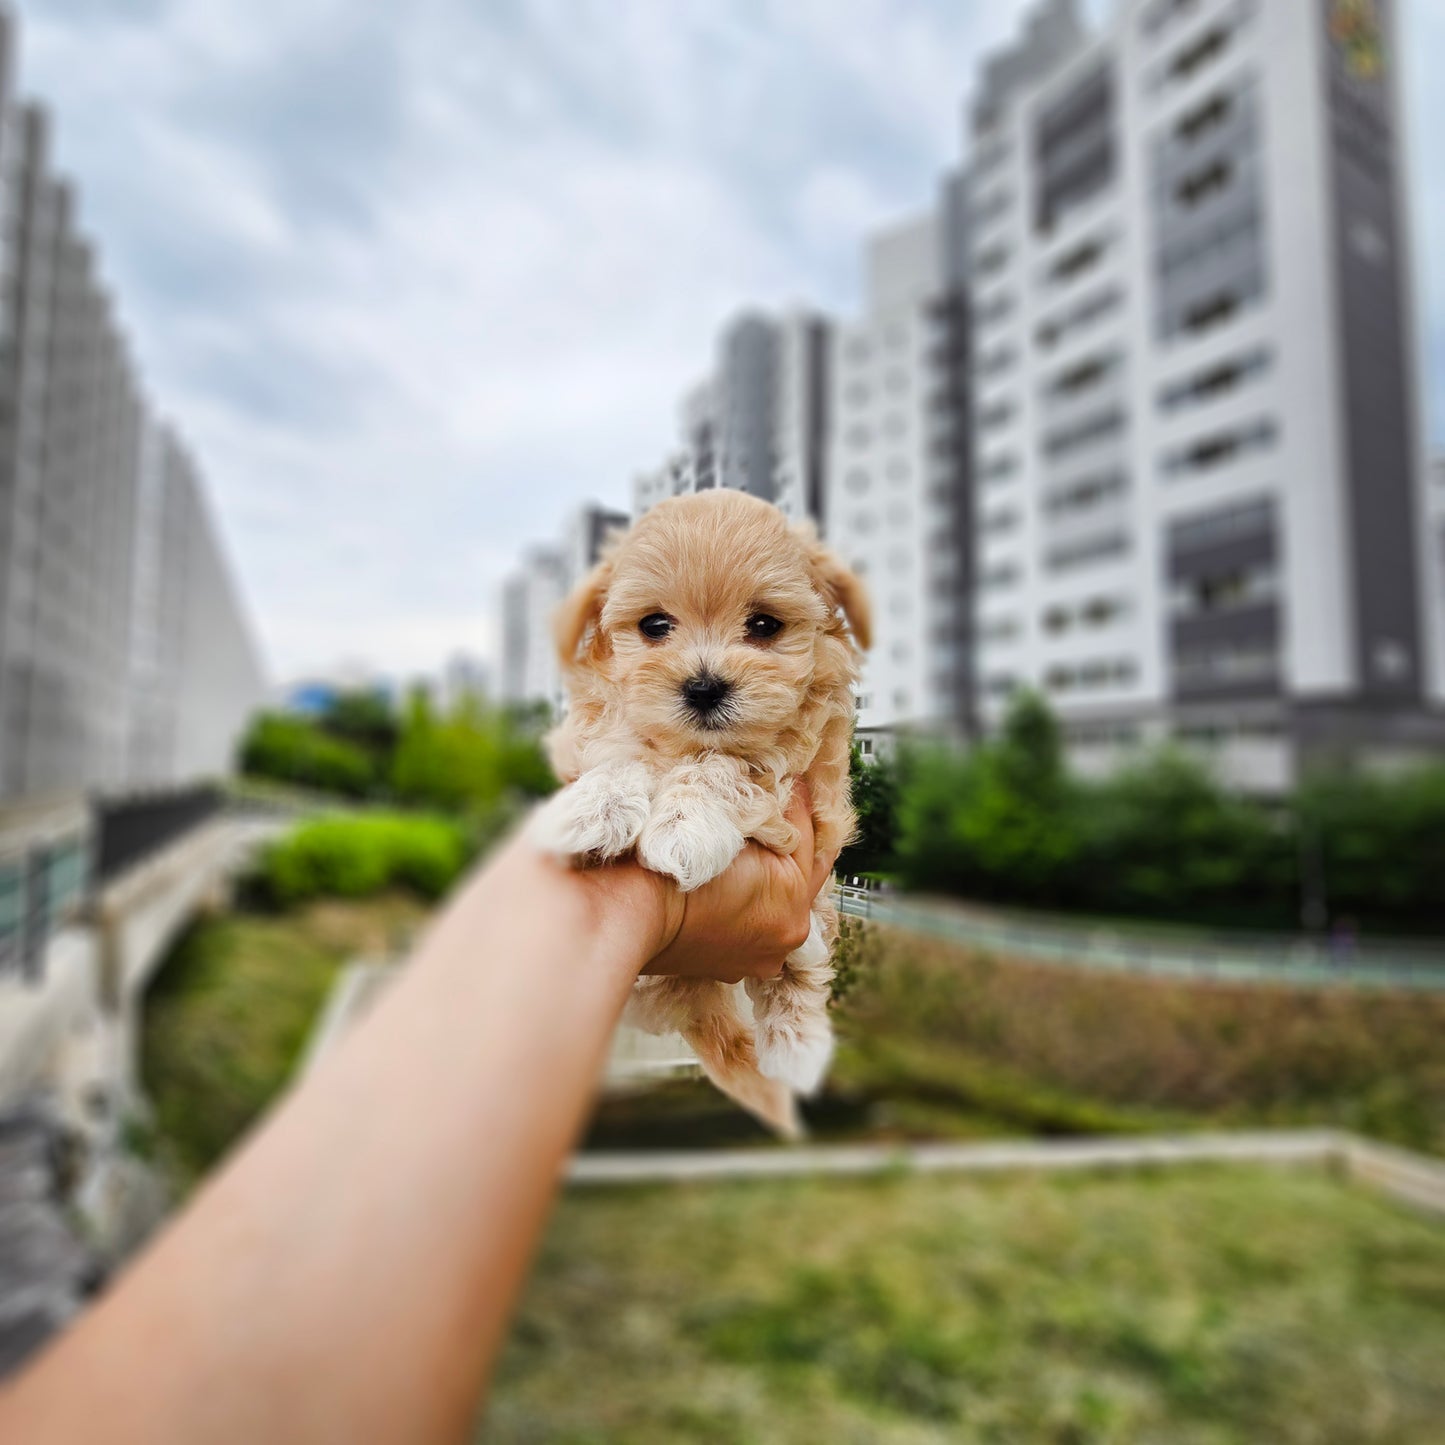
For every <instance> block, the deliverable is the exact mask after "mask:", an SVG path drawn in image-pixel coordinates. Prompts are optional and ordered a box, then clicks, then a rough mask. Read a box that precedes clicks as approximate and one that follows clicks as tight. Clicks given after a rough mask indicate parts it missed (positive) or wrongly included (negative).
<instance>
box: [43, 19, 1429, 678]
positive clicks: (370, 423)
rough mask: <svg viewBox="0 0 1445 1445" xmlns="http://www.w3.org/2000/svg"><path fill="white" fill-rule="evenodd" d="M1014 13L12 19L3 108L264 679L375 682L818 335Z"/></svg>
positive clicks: (447, 640)
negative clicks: (693, 408) (204, 480)
mask: <svg viewBox="0 0 1445 1445" xmlns="http://www.w3.org/2000/svg"><path fill="white" fill-rule="evenodd" d="M1022 8H1023V7H1022V4H1021V3H1019V0H1010V3H1001V4H995V5H989V6H976V5H969V6H963V5H943V4H939V3H934V0H909V3H907V4H899V3H898V0H851V3H850V5H849V6H848V7H847V11H846V15H844V14H842V13H840V10H839V7H838V6H837V4H836V0H788V3H768V0H729V3H727V4H718V3H716V0H489V3H488V4H486V5H484V6H483V5H468V4H466V3H464V0H431V3H428V4H425V5H419V6H413V7H411V8H410V9H408V10H407V11H405V12H402V11H400V10H397V9H396V8H395V7H385V6H358V5H356V4H352V3H345V0H143V3H142V0H127V3H118V0H106V3H104V4H101V3H99V0H22V3H21V4H20V11H21V17H22V21H21V34H20V41H21V64H20V76H21V83H22V88H23V89H25V90H26V91H28V92H31V93H36V94H39V95H41V96H43V97H44V98H45V99H47V100H48V101H49V102H50V103H51V104H52V106H53V108H54V110H55V112H56V114H57V150H58V155H59V159H60V161H61V163H62V164H63V165H64V166H65V167H66V168H67V169H68V170H69V171H70V172H71V173H72V174H74V175H75V176H76V177H77V179H78V181H79V184H80V192H81V198H82V206H81V210H82V217H83V219H84V222H85V224H86V225H87V226H88V227H89V228H90V229H91V230H92V231H93V232H94V233H95V235H96V236H97V238H98V240H99V243H100V249H101V254H102V258H103V266H104V269H105V271H106V273H107V274H108V275H109V276H110V277H111V278H112V279H113V281H114V283H115V288H116V290H117V292H118V295H119V297H120V301H121V310H122V313H123V315H124V316H125V317H126V319H127V321H128V324H129V328H130V330H131V333H132V336H133V339H134V342H135V347H136V351H137V354H138V356H139V357H140V359H141V361H142V364H143V367H144V370H145V373H146V377H147V381H148V384H149V385H150V388H151V390H152V392H153V393H154V395H155V396H156V397H157V398H158V400H159V402H160V405H161V408H162V410H163V411H164V412H166V413H167V414H169V415H172V416H174V417H175V418H176V420H177V421H178V422H179V424H180V425H181V427H182V429H183V430H184V431H185V432H186V434H187V435H188V437H189V438H190V439H191V440H192V441H193V443H194V446H195V450H196V451H197V453H198V454H199V456H200V458H201V460H202V463H203V466H204V468H205V470H206V472H207V474H208V477H209V479H210V483H211V489H212V492H213V494H214V496H215V500H216V510H217V512H218V514H219V516H220V518H221V520H222V525H223V529H224V532H225V535H226V538H227V541H228V545H229V547H230V550H231V551H232V552H233V553H234V555H235V558H236V561H237V564H238V572H239V575H240V578H241V581H242V585H243V588H244V590H245V592H246V594H247V596H248V597H249V599H250V602H251V605H252V608H253V610H254V612H255V614H256V617H257V620H258V623H259V626H260V631H261V635H262V638H263V641H264V646H265V651H266V653H267V656H268V659H269V661H270V663H271V666H272V670H273V671H274V672H275V673H276V674H277V675H279V676H289V675H294V674H296V673H299V672H304V671H307V670H314V669H320V668H325V667H329V666H331V665H333V664H334V663H336V662H337V661H338V660H340V659H342V658H355V657H368V658H371V659H372V660H374V661H375V662H376V663H377V664H378V665H380V666H382V667H384V668H386V669H388V670H392V671H396V672H410V671H414V670H422V669H433V668H435V667H436V666H438V665H439V663H440V662H441V661H442V659H443V658H445V657H446V656H447V655H448V654H449V653H451V652H452V651H454V650H455V649H457V648H462V647H465V648H470V649H480V650H486V649H488V648H490V647H491V646H492V645H493V643H494V638H493V636H492V629H491V627H490V626H489V625H488V623H487V621H486V619H487V618H489V617H490V615H491V612H492V608H493V606H494V603H495V598H496V594H497V589H498V587H499V585H500V582H501V579H502V576H503V574H504V573H505V571H506V570H507V569H508V567H509V566H510V565H511V563H512V561H513V560H514V559H515V558H516V557H517V556H518V555H519V554H520V552H521V551H522V550H523V548H524V547H525V546H526V545H527V544H528V543H529V542H531V541H534V540H540V539H546V538H548V537H550V536H553V535H554V534H556V533H557V532H558V531H559V530H560V528H561V526H562V525H563V523H564V520H565V518H566V515H567V513H568V511H569V510H570V509H571V508H572V507H573V506H575V505H576V504H577V503H578V502H580V501H581V500H583V499H585V498H588V497H595V498H597V499H599V500H604V501H611V502H613V503H623V502H625V500H626V498H627V495H628V490H629V485H630V481H631V478H632V476H633V474H634V473H635V472H636V471H638V470H640V469H642V468H645V467H649V466H651V465H653V464H654V463H655V462H656V461H657V460H658V459H659V458H660V456H661V455H662V454H663V453H664V451H665V450H666V449H667V447H668V446H669V445H670V443H671V439H672V436H673V432H674V415H675V408H676V404H677V400H678V397H679V395H680V393H681V392H682V390H683V389H684V387H685V386H686V385H687V384H688V383H689V382H690V381H691V380H693V379H694V378H695V377H696V375H697V374H698V373H699V371H700V370H701V369H702V367H703V366H704V365H705V364H706V361H707V358H708V357H709V355H710V354H711V350H712V345H713V338H714V334H715V332H716V328H717V327H718V325H719V324H720V322H722V321H723V320H724V319H725V318H726V317H727V316H728V315H729V314H730V313H731V312H733V311H735V310H737V309H739V308H741V307H743V306H745V305H783V304H788V303H791V302H794V301H800V300H801V301H812V302H814V303H817V304H821V305H824V306H827V307H829V308H833V309H840V310H843V311H848V310H851V309H852V308H853V307H854V306H855V305H856V295H857V288H858V278H859V273H860V269H861V266H860V261H861V250H860V241H861V239H862V238H861V235H860V232H861V231H862V230H863V229H865V228H867V227H870V226H872V225H874V224H877V223H878V222H880V221H883V220H886V219H889V218H891V217H892V216H894V215H896V214H899V213H903V212H908V211H911V210H913V209H915V208H916V207H917V206H918V205H920V204H922V203H923V202H925V201H926V200H927V199H928V198H929V197H930V196H931V195H932V193H933V190H934V187H935V185H936V181H937V176H938V173H939V171H940V170H941V168H942V167H943V166H944V165H946V164H949V163H951V162H952V161H953V160H955V159H956V157H957V155H958V154H959V150H960V141H959V132H960V128H961V113H962V112H961V104H962V100H963V91H964V88H965V85H966V84H967V82H968V80H969V78H970V77H971V75H972V73H973V70H974V66H975V65H976V62H977V59H978V57H979V56H980V55H981V54H982V53H983V52H984V51H985V50H987V49H988V48H991V47H992V46H995V45H997V44H999V43H1001V42H1003V41H1004V40H1006V39H1007V37H1008V36H1009V35H1010V34H1011V33H1012V32H1013V30H1014V28H1015V26H1016V22H1017V18H1018V15H1019V13H1020V11H1021V9H1022ZM1094 8H1096V9H1097V8H1098V6H1097V5H1096V6H1095V7H1094ZM1424 10H1425V7H1424V6H1417V7H1416V11H1417V12H1423V11H1424ZM1416 23H1417V24H1420V25H1423V26H1424V27H1425V29H1426V30H1428V32H1429V43H1430V45H1432V46H1433V47H1434V48H1433V51H1432V53H1433V54H1435V55H1439V54H1441V53H1442V46H1445V36H1442V35H1440V34H1438V33H1437V32H1438V31H1440V29H1441V27H1442V23H1445V22H1442V21H1441V19H1440V17H1439V16H1438V15H1437V14H1435V13H1433V12H1431V13H1430V14H1429V15H1428V17H1427V18H1426V19H1425V20H1423V21H1421V20H1420V19H1419V16H1418V14H1417V17H1416ZM1418 68H1419V66H1418V63H1416V69H1418ZM1436 104H1437V103H1436V102H1435V101H1434V100H1433V99H1432V100H1431V101H1430V105H1431V107H1432V112H1433V107H1434V106H1435V105H1436ZM1440 118H1441V119H1445V116H1442V117H1440ZM1421 134H1422V135H1423V132H1421ZM1437 189H1438V188H1437ZM1424 210H1425V214H1426V216H1427V234H1428V235H1429V236H1430V237H1432V238H1434V239H1438V240H1440V241H1442V242H1445V234H1442V231H1441V227H1440V222H1441V220H1442V219H1445V218H1441V217H1440V216H1438V215H1437V200H1436V198H1435V197H1434V196H1433V193H1432V197H1431V200H1430V202H1429V204H1428V205H1427V206H1426V207H1425V208H1424ZM1431 314H1432V317H1435V324H1433V325H1432V334H1434V335H1445V325H1442V324H1439V323H1440V320H1441V318H1439V317H1438V315H1437V314H1436V311H1435V310H1434V309H1432V313H1431Z"/></svg>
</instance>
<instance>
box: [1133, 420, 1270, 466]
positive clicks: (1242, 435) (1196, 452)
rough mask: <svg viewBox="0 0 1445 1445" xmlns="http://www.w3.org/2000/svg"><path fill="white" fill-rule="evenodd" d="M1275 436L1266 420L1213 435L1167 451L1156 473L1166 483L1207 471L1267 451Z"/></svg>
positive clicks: (1268, 421)
mask: <svg viewBox="0 0 1445 1445" xmlns="http://www.w3.org/2000/svg"><path fill="white" fill-rule="evenodd" d="M1277 434H1278V429H1277V427H1276V426H1275V423H1274V421H1273V420H1272V419H1270V418H1269V417H1262V418H1261V419H1259V420H1258V421H1254V422H1250V423H1248V424H1247V425H1245V426H1240V427H1234V428H1231V429H1230V430H1228V431H1219V432H1213V433H1211V434H1209V435H1208V436H1203V437H1200V438H1198V439H1197V440H1196V441H1193V442H1190V443H1188V444H1187V445H1185V446H1182V447H1176V448H1175V449H1174V450H1173V451H1170V452H1167V453H1166V454H1165V456H1164V459H1163V462H1162V464H1161V467H1160V470H1161V472H1162V473H1163V475H1164V476H1165V477H1166V478H1167V479H1169V480H1179V479H1181V478H1185V477H1190V476H1195V475H1197V474H1199V473H1200V472H1210V471H1213V470H1215V469H1216V468H1217V467H1222V466H1226V465H1229V464H1230V463H1233V462H1242V461H1245V460H1247V459H1248V458H1250V457H1251V456H1253V455H1255V454H1256V453H1257V452H1261V451H1268V450H1269V449H1270V448H1271V447H1273V446H1274V444H1275V438H1276V436H1277Z"/></svg>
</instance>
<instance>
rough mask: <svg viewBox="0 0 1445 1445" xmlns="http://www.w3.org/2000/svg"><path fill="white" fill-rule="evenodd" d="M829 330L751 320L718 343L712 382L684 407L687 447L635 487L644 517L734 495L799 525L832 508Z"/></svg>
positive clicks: (817, 323) (807, 316)
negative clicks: (695, 496)
mask: <svg viewBox="0 0 1445 1445" xmlns="http://www.w3.org/2000/svg"><path fill="white" fill-rule="evenodd" d="M829 335H830V327H829V323H828V322H827V321H826V320H825V319H824V318H823V317H821V316H819V315H818V314H816V313H815V312H811V311H802V310H798V311H792V312H789V313H787V314H785V315H782V316H777V317H774V316H765V315H762V314H759V313H755V312H746V313H744V314H743V315H741V316H738V317H735V318H734V319H733V320H732V321H730V322H729V323H728V324H727V325H726V326H725V327H724V328H723V329H722V332H721V334H720V335H719V337H718V341H717V352H716V357H715V360H714V366H713V371H712V373H711V374H710V375H709V376H708V377H707V378H706V379H705V380H704V381H702V382H699V383H698V384H697V385H696V386H694V387H693V388H692V390H691V391H689V392H688V393H687V395H686V396H685V397H684V398H683V401H682V405H681V408H680V416H679V422H680V431H681V446H680V449H679V451H678V452H677V453H676V454H675V455H673V456H671V457H669V458H668V460H667V461H666V462H664V463H663V465H662V466H660V467H658V468H657V469H656V470H655V471H651V472H644V473H642V474H640V475H639V476H638V477H637V478H636V480H635V481H634V483H633V506H632V511H633V515H634V516H641V515H642V513H643V512H645V511H647V510H648V508H650V507H653V506H656V504H657V503H658V502H660V501H663V500H664V499H666V498H667V497H675V496H679V495H681V494H683V493H685V492H705V491H707V490H708V489H709V488H711V487H732V488H734V489H735V490H737V491H740V492H747V493H749V494H750V495H752V496H754V497H761V498H762V499H763V500H764V501H766V502H776V503H777V504H778V506H779V507H781V508H782V509H783V511H784V512H786V513H788V515H790V516H794V517H808V516H811V517H815V518H816V517H818V516H819V515H820V510H821V507H822V504H823V497H824V492H825V489H824V484H823V468H824V451H825V449H826V427H827V406H828V370H827V368H828V359H829Z"/></svg>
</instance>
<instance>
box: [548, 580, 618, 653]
mask: <svg viewBox="0 0 1445 1445" xmlns="http://www.w3.org/2000/svg"><path fill="white" fill-rule="evenodd" d="M611 581H612V563H611V561H608V560H604V561H601V562H599V563H598V564H597V565H596V566H595V567H594V568H593V569H592V570H591V571H590V572H589V573H588V574H587V575H586V576H585V577H584V578H583V579H582V580H581V581H580V582H579V583H578V584H577V586H576V587H575V588H574V589H573V591H572V595H571V596H570V597H568V598H567V600H566V601H565V602H563V603H562V605H561V606H560V607H559V608H558V609H557V615H556V617H555V618H554V619H553V622H552V636H553V637H554V638H555V639H556V642H557V656H558V657H559V658H560V659H561V662H562V666H563V668H564V669H565V668H569V667H573V666H575V665H576V663H577V661H578V657H577V650H578V648H580V647H581V646H582V640H583V638H584V637H586V635H587V631H588V629H589V628H592V629H594V632H595V628H596V624H597V619H598V618H599V617H600V616H601V613H602V599H603V598H604V597H606V595H607V587H608V584H609V583H610V582H611ZM590 650H591V651H595V650H596V645H595V642H594V647H593V648H592V649H590Z"/></svg>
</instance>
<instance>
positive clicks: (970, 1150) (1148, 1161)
mask: <svg viewBox="0 0 1445 1445" xmlns="http://www.w3.org/2000/svg"><path fill="white" fill-rule="evenodd" d="M1197 1164H1255V1165H1275V1166H1286V1167H1300V1166H1304V1167H1313V1168H1333V1169H1337V1170H1339V1171H1340V1172H1342V1173H1343V1174H1345V1175H1346V1176H1347V1177H1349V1178H1351V1179H1356V1180H1358V1181H1360V1182H1361V1183H1363V1184H1365V1185H1368V1186H1369V1187H1371V1188H1374V1189H1378V1190H1380V1191H1381V1192H1382V1193H1384V1194H1388V1195H1390V1196H1391V1197H1393V1198H1395V1199H1398V1200H1401V1201H1403V1202H1405V1203H1408V1204H1411V1205H1413V1206H1415V1207H1416V1208H1419V1209H1424V1210H1428V1211H1430V1212H1431V1213H1436V1214H1442V1215H1445V1163H1442V1162H1441V1161H1440V1160H1437V1159H1429V1158H1426V1157H1425V1156H1424V1155H1421V1154H1411V1153H1408V1152H1407V1151H1405V1150H1403V1149H1395V1148H1392V1147H1390V1146H1388V1145H1385V1144H1376V1143H1374V1142H1373V1141H1371V1140H1368V1139H1362V1138H1360V1137H1358V1136H1357V1135H1354V1134H1347V1133H1341V1132H1339V1131H1336V1130H1333V1129H1306V1130H1281V1131H1265V1132H1258V1133H1238V1134H1187V1135H1176V1136H1169V1137H1163V1136H1161V1137H1159V1138H1153V1139H1150V1138H1143V1139H1141V1138H1127V1139H1056V1140H1037V1141H1036V1140H1023V1141H1019V1142H1010V1143H998V1144H992V1143H990V1144H915V1145H907V1146H902V1147H897V1146H892V1145H887V1144H857V1145H842V1146H836V1147H831V1146H817V1147H808V1146H803V1147H801V1148H793V1149H767V1148H761V1149H730V1150H708V1151H703V1150H695V1151H693V1150H689V1151H686V1152H679V1153H662V1152H658V1153H626V1154H624V1153H606V1154H602V1153H599V1154H578V1155H575V1156H574V1157H573V1159H572V1162H571V1164H570V1166H569V1167H568V1170H567V1182H568V1183H569V1184H575V1185H590V1186H602V1185H620V1184H621V1185H626V1184H634V1185H635V1184H690V1183H716V1182H720V1181H724V1180H743V1179H796V1178H809V1177H819V1176H821V1177H834V1178H836V1177H851V1178H859V1177H867V1176H870V1175H871V1176H877V1175H883V1174H892V1173H897V1172H900V1171H901V1172H904V1173H913V1174H997V1173H1002V1172H1022V1173H1029V1172H1043V1173H1059V1172H1064V1171H1077V1170H1085V1169H1091V1170H1100V1169H1144V1168H1167V1167H1177V1166H1180V1165H1197Z"/></svg>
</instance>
